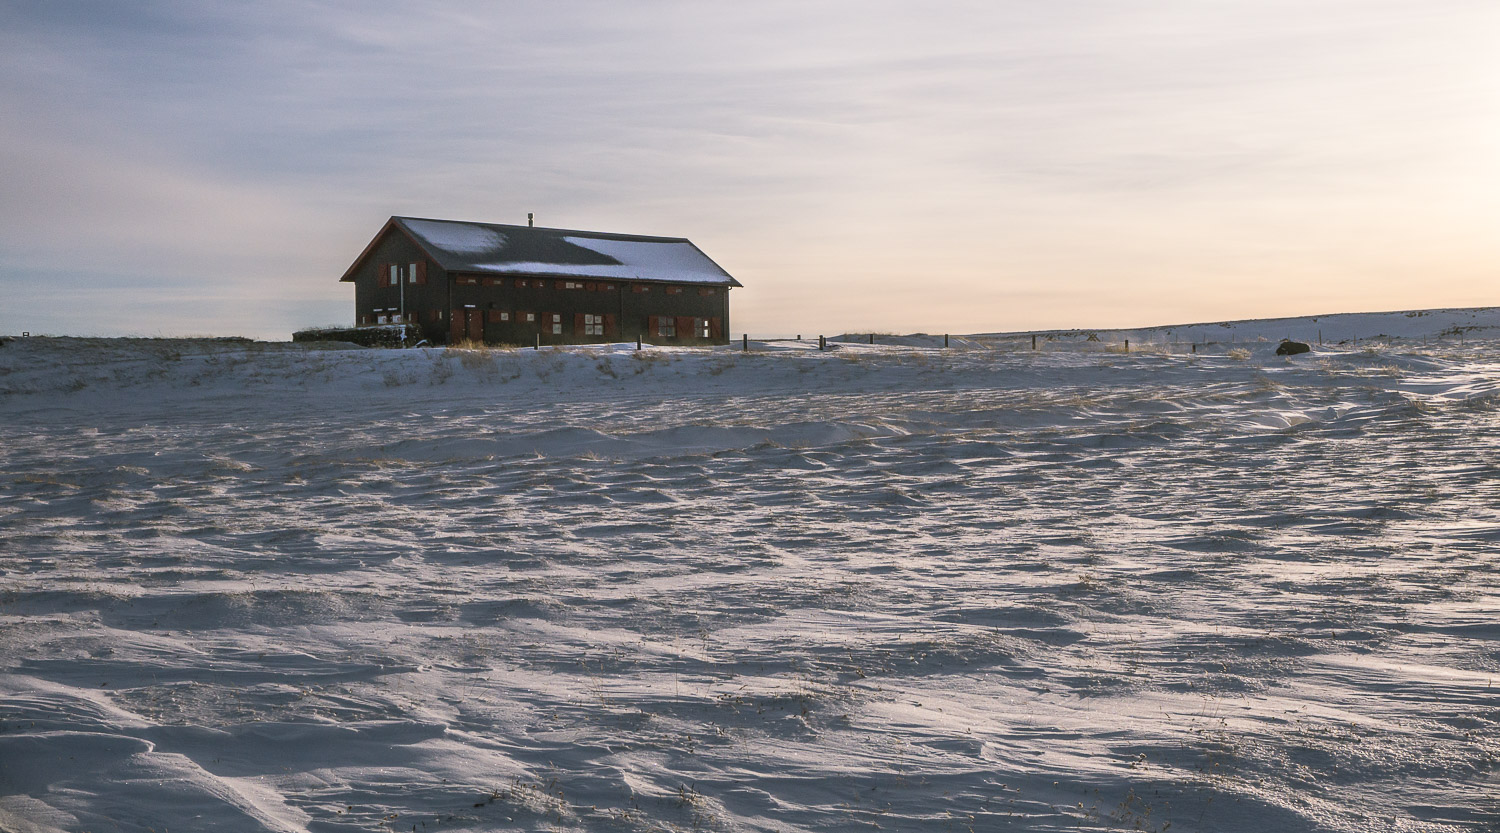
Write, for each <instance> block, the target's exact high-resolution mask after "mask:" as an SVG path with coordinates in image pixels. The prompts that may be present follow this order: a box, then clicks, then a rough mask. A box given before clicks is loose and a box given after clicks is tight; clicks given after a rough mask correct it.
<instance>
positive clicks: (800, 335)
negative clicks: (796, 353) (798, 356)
mask: <svg viewBox="0 0 1500 833" xmlns="http://www.w3.org/2000/svg"><path fill="white" fill-rule="evenodd" d="M797 340H798V341H801V340H802V334H801V333H798V334H797Z"/></svg>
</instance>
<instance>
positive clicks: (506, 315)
mask: <svg viewBox="0 0 1500 833" xmlns="http://www.w3.org/2000/svg"><path fill="white" fill-rule="evenodd" d="M500 320H501V321H509V320H510V313H508V312H502V313H500Z"/></svg>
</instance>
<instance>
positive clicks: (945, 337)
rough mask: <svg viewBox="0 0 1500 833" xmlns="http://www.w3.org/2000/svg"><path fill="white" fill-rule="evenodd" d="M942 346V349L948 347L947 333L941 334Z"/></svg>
mask: <svg viewBox="0 0 1500 833" xmlns="http://www.w3.org/2000/svg"><path fill="white" fill-rule="evenodd" d="M943 346H944V347H947V346H948V334H947V333H943Z"/></svg>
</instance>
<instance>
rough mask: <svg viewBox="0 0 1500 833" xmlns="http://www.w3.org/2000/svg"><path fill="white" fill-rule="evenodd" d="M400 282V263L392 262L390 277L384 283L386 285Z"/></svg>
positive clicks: (396, 284)
mask: <svg viewBox="0 0 1500 833" xmlns="http://www.w3.org/2000/svg"><path fill="white" fill-rule="evenodd" d="M400 283H401V264H399V263H392V264H391V279H390V280H389V281H388V282H387V283H386V285H387V286H398V285H400Z"/></svg>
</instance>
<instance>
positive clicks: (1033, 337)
mask: <svg viewBox="0 0 1500 833" xmlns="http://www.w3.org/2000/svg"><path fill="white" fill-rule="evenodd" d="M1031 349H1033V350H1035V349H1036V333H1032V334H1031Z"/></svg>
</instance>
